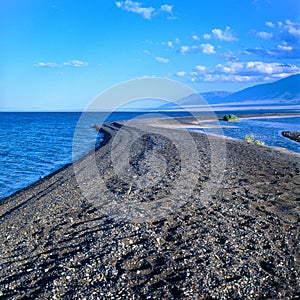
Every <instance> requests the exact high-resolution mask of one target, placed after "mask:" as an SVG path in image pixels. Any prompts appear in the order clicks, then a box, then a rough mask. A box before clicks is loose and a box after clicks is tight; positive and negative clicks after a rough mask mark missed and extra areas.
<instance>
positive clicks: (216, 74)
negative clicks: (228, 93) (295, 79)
mask: <svg viewBox="0 0 300 300" xmlns="http://www.w3.org/2000/svg"><path fill="white" fill-rule="evenodd" d="M200 67H202V66H200ZM195 69H196V70H198V71H200V70H201V69H202V68H199V66H196V67H195ZM299 72H300V68H299V67H297V66H296V65H293V64H281V63H275V62H273V63H265V62H261V61H249V62H228V63H226V64H218V65H216V66H214V67H212V68H205V69H204V68H203V72H202V74H198V76H197V77H195V76H194V77H193V78H196V81H200V80H203V81H209V82H213V81H224V82H226V81H227V82H255V81H271V80H274V79H278V78H284V77H286V76H289V75H292V74H297V73H299Z"/></svg>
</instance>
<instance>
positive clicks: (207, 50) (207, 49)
mask: <svg viewBox="0 0 300 300" xmlns="http://www.w3.org/2000/svg"><path fill="white" fill-rule="evenodd" d="M200 47H201V49H202V52H203V53H204V54H215V53H216V51H215V47H214V46H213V45H211V44H201V46H200Z"/></svg>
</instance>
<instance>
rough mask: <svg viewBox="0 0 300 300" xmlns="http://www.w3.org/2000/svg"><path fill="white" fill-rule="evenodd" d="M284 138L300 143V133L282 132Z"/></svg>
mask: <svg viewBox="0 0 300 300" xmlns="http://www.w3.org/2000/svg"><path fill="white" fill-rule="evenodd" d="M281 134H282V135H283V136H284V137H286V138H289V139H291V140H293V141H296V142H298V143H300V132H299V131H282V133H281Z"/></svg>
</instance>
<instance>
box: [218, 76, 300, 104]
mask: <svg viewBox="0 0 300 300" xmlns="http://www.w3.org/2000/svg"><path fill="white" fill-rule="evenodd" d="M299 99H300V74H297V75H292V76H289V77H286V78H283V79H280V80H278V81H275V82H272V83H265V84H259V85H255V86H253V87H250V88H246V89H244V90H241V91H239V92H236V93H233V94H231V95H228V96H226V97H223V98H222V99H219V100H220V102H223V103H229V102H244V101H253V100H254V101H258V100H276V101H275V102H277V103H278V102H282V103H295V100H298V101H299Z"/></svg>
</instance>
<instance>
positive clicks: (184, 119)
mask: <svg viewBox="0 0 300 300" xmlns="http://www.w3.org/2000/svg"><path fill="white" fill-rule="evenodd" d="M215 116H216V115H215ZM282 117H285V118H286V117H300V113H292V112H291V113H286V112H285V113H263V114H260V113H255V114H246V115H245V114H243V115H238V118H239V119H256V118H257V119H259V118H282ZM172 118H174V119H178V120H180V122H182V123H183V124H186V125H182V127H181V129H193V128H199V129H200V128H203V129H205V128H234V127H235V126H234V123H235V122H228V124H229V125H227V126H226V125H222V126H218V125H216V126H210V125H206V124H205V125H201V122H212V121H216V120H219V121H221V120H223V118H222V117H220V116H219V117H218V116H216V118H215V119H212V118H211V117H209V116H197V115H196V116H192V117H190V116H184V117H172ZM139 120H141V122H143V123H147V124H148V125H150V124H149V121H151V122H153V121H154V123H156V122H157V121H158V124H159V125H158V126H161V127H165V128H172V126H171V125H170V124H168V120H169V118H163V117H162V118H155V119H151V118H145V119H139ZM191 120H192V121H194V122H195V120H199V122H198V123H193V122H190V121H191ZM165 121H166V122H167V124H163V123H164V122H165ZM116 122H121V123H122V122H126V121H116ZM112 123H115V122H112ZM104 124H105V123H104ZM104 124H99V125H97V124H91V127H93V128H94V129H95V130H97V128H100V127H101V126H102V125H104ZM173 128H174V129H180V127H179V126H177V127H176V126H174V127H173ZM206 134H210V135H215V134H213V133H206ZM219 136H221V135H219ZM223 137H225V138H228V139H233V140H237V141H241V140H242V139H237V138H232V137H229V136H223ZM103 138H105V135H103ZM105 144H106V142H104V141H102V142H101V144H100V145H99V146H98V147H97V148H96V149H95V150H98V149H99V148H100V147H102V145H103V146H104V145H105ZM266 146H267V145H266ZM267 147H273V148H277V149H278V150H279V151H284V152H289V153H291V154H293V153H296V154H298V153H297V152H294V151H291V150H289V149H286V148H284V147H276V146H267ZM93 151H94V150H93V149H91V150H90V151H88V152H87V153H86V154H85V155H84V156H83V157H85V156H86V155H88V154H89V153H90V152H93ZM83 157H81V158H79V159H77V160H80V159H82V158H83ZM77 160H76V161H77ZM73 163H74V162H71V163H67V164H65V165H64V166H62V167H61V168H59V169H57V170H55V171H54V172H52V173H50V174H48V175H46V176H44V177H43V178H40V179H38V180H37V181H35V182H33V183H31V184H30V185H28V186H26V187H24V188H21V189H19V190H17V191H15V192H13V193H12V194H10V195H8V196H6V197H4V198H0V204H1V202H3V201H6V199H7V198H10V197H12V196H14V195H15V194H18V193H19V192H22V191H23V190H26V189H27V188H30V187H31V186H33V185H35V184H36V183H38V182H40V181H43V180H47V178H49V177H51V176H52V175H55V174H56V173H57V172H59V171H61V170H63V169H64V168H66V167H68V166H69V165H72V164H73Z"/></svg>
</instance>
